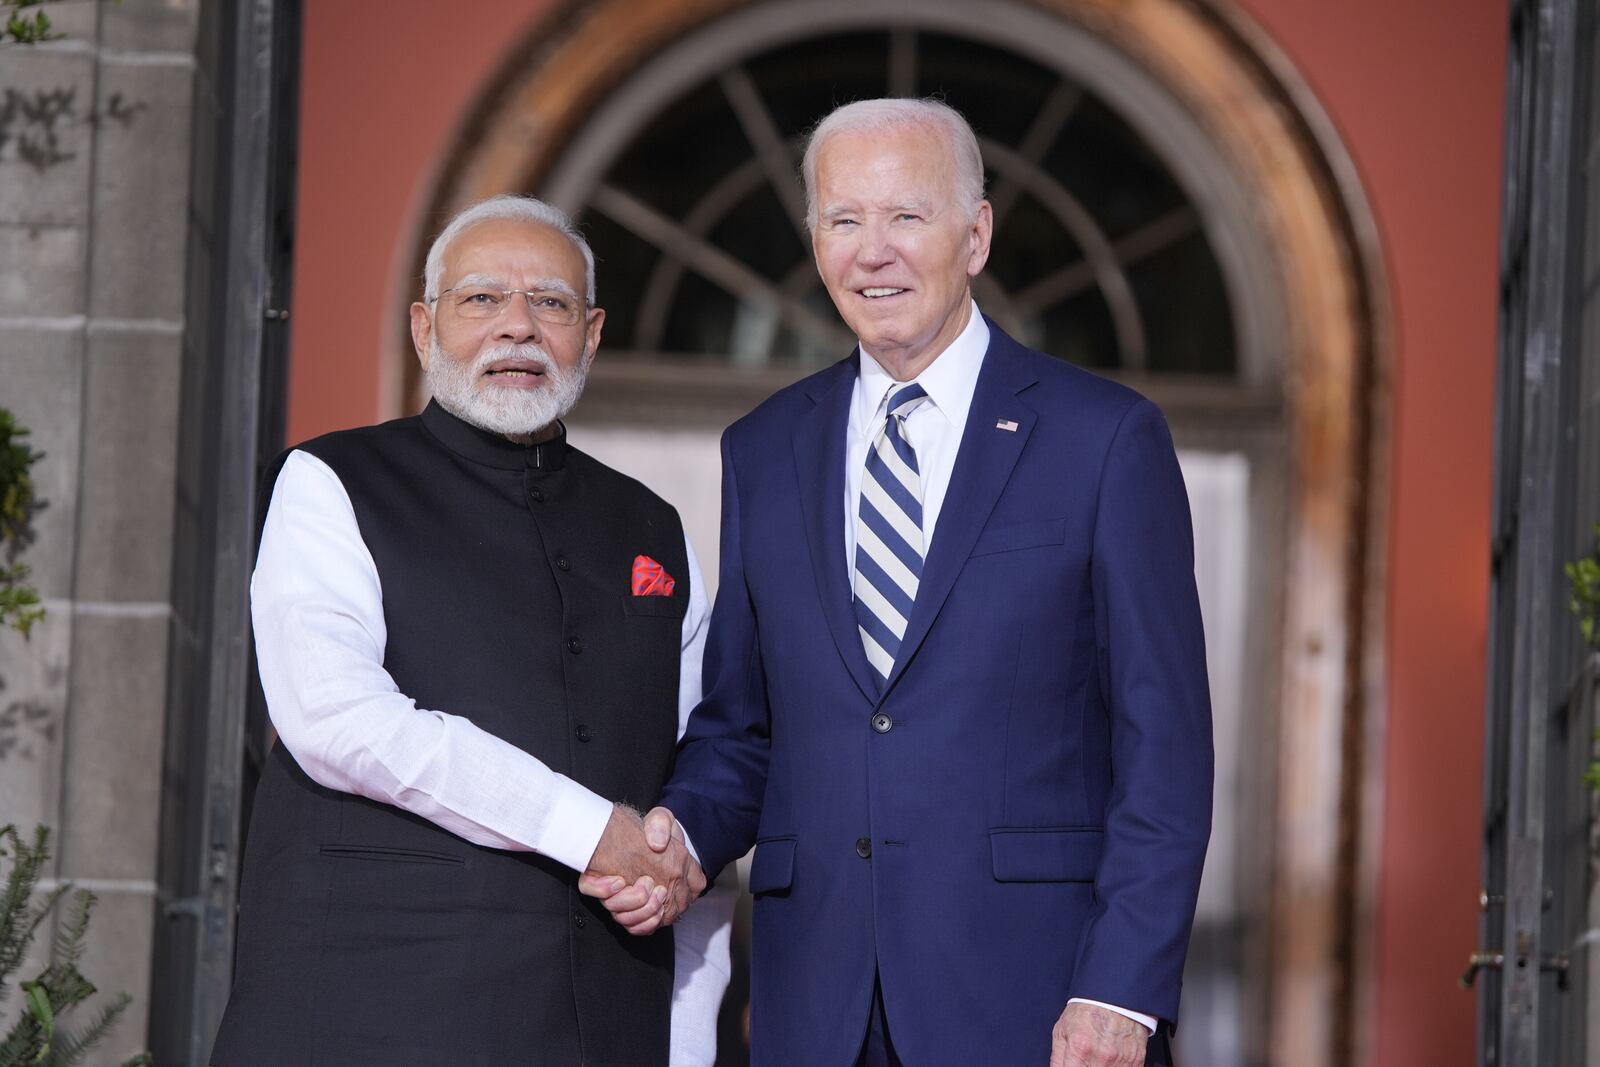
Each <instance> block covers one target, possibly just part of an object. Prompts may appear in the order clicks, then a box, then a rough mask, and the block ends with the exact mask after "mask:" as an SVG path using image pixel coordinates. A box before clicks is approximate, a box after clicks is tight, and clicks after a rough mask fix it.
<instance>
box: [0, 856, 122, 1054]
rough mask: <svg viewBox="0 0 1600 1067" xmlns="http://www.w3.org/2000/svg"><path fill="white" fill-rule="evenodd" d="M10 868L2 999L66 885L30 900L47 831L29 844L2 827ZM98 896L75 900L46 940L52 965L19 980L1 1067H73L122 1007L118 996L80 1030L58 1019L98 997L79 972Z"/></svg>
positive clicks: (3, 902) (2, 899)
mask: <svg viewBox="0 0 1600 1067" xmlns="http://www.w3.org/2000/svg"><path fill="white" fill-rule="evenodd" d="M8 843H9V846H10V848H9V855H10V856H11V870H10V872H9V873H8V874H7V875H6V884H5V890H4V893H3V894H0V1001H4V1000H5V998H6V996H7V995H8V994H9V993H10V989H9V988H8V987H7V985H6V983H7V981H8V980H9V979H10V978H11V976H12V975H13V974H15V972H16V970H17V968H18V967H20V966H21V965H22V958H23V956H24V955H26V954H27V951H28V945H29V944H31V943H32V941H33V935H34V933H35V932H36V931H37V930H38V929H39V926H40V925H41V924H42V923H43V922H44V921H45V919H46V918H48V917H49V916H50V914H51V913H52V912H53V911H54V910H55V908H56V905H57V904H59V903H60V902H61V898H62V897H63V896H65V895H66V894H67V892H68V890H70V889H71V886H60V887H59V888H57V889H55V890H52V891H51V892H49V893H46V894H45V895H44V896H43V898H42V899H41V900H40V901H39V902H38V903H36V904H35V903H33V897H34V891H35V889H36V888H37V887H38V884H39V878H40V875H41V874H42V873H43V871H44V865H45V861H46V860H47V859H49V857H50V847H49V846H50V834H49V831H48V830H46V829H45V828H44V827H42V826H41V827H38V828H37V829H35V830H34V833H33V843H32V844H28V843H26V842H24V841H23V839H22V836H21V835H20V834H19V833H17V829H16V827H14V826H9V825H8V826H4V827H0V856H5V855H7V854H8V852H7V849H6V848H5V847H4V846H5V845H6V844H8ZM94 904H95V897H94V894H93V893H90V892H88V891H87V890H80V891H79V892H77V893H74V894H73V895H72V900H71V901H70V902H69V903H68V905H67V911H66V914H65V915H63V916H62V917H61V921H60V923H59V925H58V926H57V928H56V933H55V939H54V940H53V941H52V942H51V947H50V962H49V963H48V964H47V965H46V966H45V968H44V970H43V971H41V972H40V973H39V975H38V976H37V977H36V978H33V979H31V980H29V981H25V982H22V983H20V984H19V985H18V989H20V990H21V992H22V997H23V1006H24V1009H25V1010H24V1011H23V1013H22V1015H21V1017H20V1018H19V1019H18V1020H17V1022H16V1024H15V1025H14V1026H12V1028H11V1032H10V1033H8V1034H6V1035H5V1038H4V1039H3V1040H0V1067H73V1065H75V1064H79V1063H82V1062H83V1057H84V1055H85V1054H86V1053H87V1052H88V1050H89V1049H90V1048H91V1047H92V1046H93V1045H94V1044H95V1043H96V1042H98V1041H99V1040H100V1039H101V1038H103V1037H105V1035H106V1033H107V1032H108V1031H110V1029H111V1027H112V1026H113V1025H115V1024H116V1021H117V1019H118V1018H119V1017H120V1016H121V1015H122V1013H123V1012H124V1011H126V1010H127V1008H128V1004H129V1000H130V998H129V997H128V995H127V994H125V993H122V994H118V995H117V996H115V997H112V998H111V1000H110V1001H109V1002H107V1003H106V1004H104V1005H102V1006H101V1007H100V1009H99V1010H98V1011H97V1012H95V1014H94V1015H93V1016H92V1017H91V1018H90V1019H89V1021H88V1023H86V1024H85V1025H84V1026H82V1027H80V1028H78V1029H70V1028H68V1027H67V1026H64V1025H63V1024H62V1021H61V1017H62V1016H63V1015H65V1014H66V1013H67V1012H69V1011H70V1010H72V1009H73V1008H75V1007H77V1006H78V1005H79V1004H82V1003H83V1002H84V1001H86V1000H88V999H89V998H90V997H92V996H94V994H95V987H94V984H93V983H92V982H90V981H89V980H88V979H87V978H85V977H84V976H83V973H82V972H81V971H79V970H78V964H79V962H81V961H82V959H83V942H84V938H85V937H86V936H87V935H88V933H89V916H90V913H91V912H93V910H94ZM149 1063H150V1057H149V1056H147V1055H141V1056H135V1057H134V1058H133V1059H130V1060H128V1061H127V1062H126V1063H124V1064H123V1065H122V1067H147V1065H148V1064H149Z"/></svg>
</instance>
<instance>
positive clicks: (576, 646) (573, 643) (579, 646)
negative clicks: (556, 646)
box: [567, 637, 583, 656]
mask: <svg viewBox="0 0 1600 1067" xmlns="http://www.w3.org/2000/svg"><path fill="white" fill-rule="evenodd" d="M567 651H568V652H571V653H572V654H573V655H574V656H576V655H577V654H578V653H579V652H582V651H583V642H582V641H579V640H578V639H577V638H576V637H569V638H567Z"/></svg>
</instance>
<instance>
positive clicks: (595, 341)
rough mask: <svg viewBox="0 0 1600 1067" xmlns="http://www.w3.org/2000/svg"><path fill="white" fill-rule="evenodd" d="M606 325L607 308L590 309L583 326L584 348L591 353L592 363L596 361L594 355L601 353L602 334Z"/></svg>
mask: <svg viewBox="0 0 1600 1067" xmlns="http://www.w3.org/2000/svg"><path fill="white" fill-rule="evenodd" d="M605 324H606V309H605V308H590V309H589V314H588V315H587V316H586V320H585V322H584V326H583V342H584V348H586V349H588V351H589V360H590V362H593V361H594V354H595V353H596V352H598V351H600V333H601V331H602V329H603V328H604V327H605Z"/></svg>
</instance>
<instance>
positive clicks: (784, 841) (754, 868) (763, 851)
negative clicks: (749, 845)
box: [750, 837, 795, 896]
mask: <svg viewBox="0 0 1600 1067" xmlns="http://www.w3.org/2000/svg"><path fill="white" fill-rule="evenodd" d="M794 847H795V839H794V838H793V837H769V838H765V839H764V840H761V841H757V842H756V854H755V858H754V859H752V860H751V861H750V895H751V896H757V895H759V894H761V893H776V892H778V891H779V890H783V889H788V888H789V887H790V886H791V885H793V884H794Z"/></svg>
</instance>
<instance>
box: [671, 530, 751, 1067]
mask: <svg viewBox="0 0 1600 1067" xmlns="http://www.w3.org/2000/svg"><path fill="white" fill-rule="evenodd" d="M684 549H685V550H686V552H687V553H688V557H689V610H688V613H687V614H686V615H685V616H684V619H683V658H682V661H681V665H680V667H679V670H678V736H679V737H680V738H681V737H682V736H683V731H684V729H685V728H686V727H687V726H688V724H689V713H690V712H692V711H693V710H694V709H695V705H696V704H699V703H700V689H701V686H700V660H701V657H702V656H703V655H704V653H705V647H706V624H707V620H708V619H709V618H710V614H711V612H710V605H709V602H708V599H707V597H706V594H705V582H704V580H703V579H702V577H701V573H700V562H699V560H697V559H696V558H695V555H694V547H693V546H692V545H690V544H689V540H688V536H687V535H685V537H684ZM738 896H739V884H738V872H737V871H736V870H735V869H734V866H733V865H732V864H729V866H728V869H727V870H726V871H724V872H723V874H722V877H721V879H720V880H719V883H718V884H717V885H714V886H711V887H710V888H709V889H708V890H707V891H706V893H705V895H704V896H702V897H701V898H700V899H699V900H697V901H696V902H695V903H694V904H693V905H692V906H691V907H690V908H689V910H688V911H687V912H685V913H684V915H683V917H682V918H681V919H679V920H678V922H677V924H676V925H675V926H673V928H672V930H673V935H672V936H673V944H674V947H675V965H676V970H675V971H674V972H673V982H672V1058H671V1060H670V1061H669V1062H670V1063H671V1067H711V1065H712V1064H713V1063H714V1062H715V1061H716V1058H717V1013H718V1011H719V1010H720V1009H721V1007H722V997H723V994H724V993H725V992H727V989H728V977H729V972H730V963H729V959H728V942H729V938H730V936H731V933H732V928H733V906H734V902H735V901H736V900H737V899H738Z"/></svg>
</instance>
